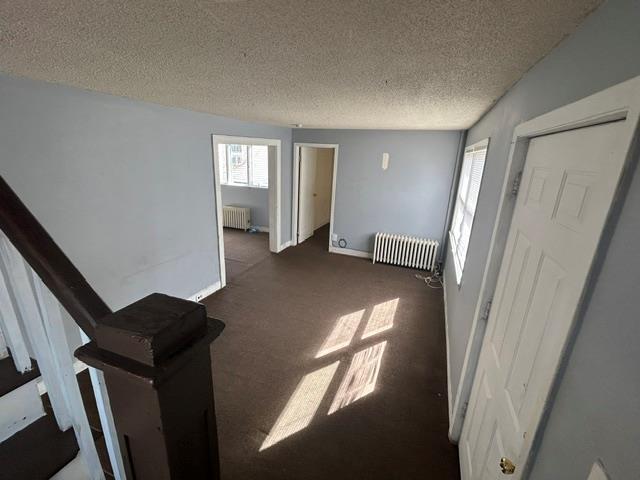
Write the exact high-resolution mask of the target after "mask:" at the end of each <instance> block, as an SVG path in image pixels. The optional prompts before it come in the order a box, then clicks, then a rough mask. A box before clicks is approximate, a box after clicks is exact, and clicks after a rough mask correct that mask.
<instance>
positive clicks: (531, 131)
mask: <svg viewBox="0 0 640 480" xmlns="http://www.w3.org/2000/svg"><path fill="white" fill-rule="evenodd" d="M639 118H640V77H636V78H633V79H631V80H628V81H626V82H623V83H621V84H618V85H615V86H613V87H610V88H607V89H606V90H603V91H601V92H599V93H596V94H593V95H591V96H589V97H586V98H584V99H582V100H579V101H577V102H574V103H571V104H569V105H566V106H563V107H560V108H558V109H556V110H553V111H552V112H549V113H546V114H544V115H541V116H539V117H536V118H534V119H532V120H529V121H527V122H524V123H522V124H520V125H518V126H517V127H516V128H515V130H514V133H513V139H512V142H511V148H510V152H509V158H508V163H507V168H506V170H505V175H504V181H503V186H502V193H501V198H500V203H499V205H498V211H497V213H496V220H495V223H494V229H493V233H492V236H491V243H490V249H489V255H488V257H487V263H486V265H485V271H484V275H483V280H482V286H481V292H480V295H479V301H478V307H477V308H476V313H475V315H474V319H473V326H472V330H471V336H470V340H469V344H468V345H467V352H466V354H465V364H464V366H463V369H464V370H463V375H465V376H466V380H465V377H462V378H461V383H460V384H459V386H458V390H459V391H460V392H461V393H460V395H459V397H460V398H456V402H455V406H454V410H456V409H457V411H454V421H453V422H452V424H451V428H450V431H449V435H450V437H451V438H452V439H455V440H458V439H459V438H460V432H461V429H462V423H464V422H463V418H462V413H461V412H462V411H463V410H464V409H463V408H462V407H463V406H464V404H466V402H468V400H469V394H470V392H471V389H472V386H473V385H472V383H471V381H470V378H474V382H475V381H476V379H475V377H476V369H477V364H478V357H477V356H475V358H473V356H472V355H471V354H470V351H474V350H475V349H477V350H476V351H477V352H478V353H479V352H480V348H479V347H478V346H476V345H473V344H472V343H473V342H474V341H475V342H478V341H479V343H481V344H482V348H484V342H483V336H484V334H482V336H480V338H479V339H475V340H474V334H475V333H476V329H478V328H480V326H479V325H478V324H479V317H480V312H481V308H482V304H483V299H485V298H487V295H486V290H487V289H489V288H491V290H494V289H495V286H496V285H495V281H496V278H497V272H499V270H500V263H501V261H502V255H503V253H504V251H503V250H504V243H505V241H506V237H507V233H508V232H509V230H510V223H511V218H512V214H513V206H514V202H513V199H512V197H511V193H510V192H511V182H512V180H513V178H514V177H515V176H516V174H517V172H519V171H521V170H522V168H523V166H524V163H525V160H526V156H527V151H528V144H529V141H530V140H531V139H532V138H534V137H538V136H541V135H547V134H551V133H559V132H563V131H567V130H573V129H576V128H581V127H587V126H594V125H599V124H603V123H607V122H611V121H616V120H621V121H624V122H625V125H624V133H623V135H622V138H623V141H622V142H620V143H619V144H617V145H616V148H617V149H618V151H617V152H615V154H616V155H620V156H622V157H623V158H624V159H625V164H624V167H623V170H622V174H621V177H620V180H619V182H618V186H617V190H616V193H615V195H614V200H613V202H612V204H611V205H610V207H609V212H608V215H607V220H606V222H605V226H604V228H603V230H602V232H601V236H600V240H599V245H603V244H606V241H607V240H608V238H606V237H608V236H610V232H612V230H613V229H612V226H613V225H614V224H615V221H616V218H615V215H614V212H615V211H616V210H617V207H618V206H619V203H620V202H622V201H623V200H624V198H623V197H624V195H623V193H624V188H623V186H624V185H625V184H626V183H627V181H628V178H627V177H628V176H629V171H630V170H631V169H630V164H631V162H632V161H633V151H632V150H633V147H634V141H635V140H636V135H637V131H638V123H639ZM603 250H606V249H605V248H598V249H596V254H595V256H594V258H593V259H592V262H591V268H590V273H589V275H588V277H587V281H586V283H585V288H584V290H583V297H582V298H581V300H580V302H579V304H578V309H577V310H576V311H577V312H578V313H576V315H575V317H574V318H573V319H572V322H571V328H570V329H569V331H568V334H567V336H566V337H565V339H564V341H563V345H564V346H563V354H562V355H561V357H560V361H559V362H558V364H556V365H555V367H554V371H553V380H552V382H551V388H550V389H549V392H548V395H547V397H546V400H545V402H544V403H542V404H540V405H537V410H536V418H537V419H538V421H537V424H536V425H537V426H536V429H535V433H536V434H535V435H528V436H527V438H526V439H525V440H524V444H523V449H522V451H523V453H524V457H525V458H526V461H525V464H524V465H522V468H520V469H519V471H517V475H516V477H514V479H517V478H522V477H523V476H526V473H527V472H528V469H529V468H530V466H531V465H530V458H531V456H530V453H531V447H532V445H533V443H534V442H535V441H536V439H537V438H538V437H539V435H540V434H541V431H540V428H538V427H539V425H540V422H541V421H542V419H543V418H544V414H545V412H546V411H547V409H548V407H549V405H550V399H551V392H553V390H554V388H555V386H556V384H557V382H558V374H559V372H560V370H561V369H562V367H563V365H564V362H565V361H566V358H567V347H568V345H570V344H571V342H570V340H571V339H572V338H574V337H575V335H576V323H577V320H578V316H579V315H580V312H581V311H582V309H583V308H584V302H585V299H584V291H586V290H587V289H588V288H589V285H590V284H591V283H592V282H593V280H594V273H595V272H594V265H597V264H598V263H599V261H600V260H601V259H602V258H603V257H604V255H605V254H606V251H603ZM494 270H495V275H491V279H490V280H489V272H490V271H491V272H493V271H494ZM494 277H496V278H494ZM481 327H482V330H483V331H484V325H482V326H481ZM475 336H476V337H477V336H478V335H475ZM463 382H465V383H466V385H465V384H463ZM465 390H466V391H465ZM469 418H470V417H469ZM469 418H467V419H466V420H465V421H468V420H469ZM456 422H457V423H458V424H459V425H456Z"/></svg>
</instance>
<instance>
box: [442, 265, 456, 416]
mask: <svg viewBox="0 0 640 480" xmlns="http://www.w3.org/2000/svg"><path fill="white" fill-rule="evenodd" d="M442 297H443V301H444V337H445V338H444V339H445V345H446V350H447V407H448V412H449V426H451V422H452V419H453V394H452V390H451V348H450V347H449V319H448V317H447V282H446V281H445V278H444V275H442Z"/></svg>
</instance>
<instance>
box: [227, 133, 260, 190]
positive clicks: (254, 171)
mask: <svg viewBox="0 0 640 480" xmlns="http://www.w3.org/2000/svg"><path fill="white" fill-rule="evenodd" d="M218 162H219V165H220V183H221V184H222V185H234V186H241V187H254V188H268V187H269V147H267V146H266V145H238V144H228V145H225V144H219V145H218Z"/></svg>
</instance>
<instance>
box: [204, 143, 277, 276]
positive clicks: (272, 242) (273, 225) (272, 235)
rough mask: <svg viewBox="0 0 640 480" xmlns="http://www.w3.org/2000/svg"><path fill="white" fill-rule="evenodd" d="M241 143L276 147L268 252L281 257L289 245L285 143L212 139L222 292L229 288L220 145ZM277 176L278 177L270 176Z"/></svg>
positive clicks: (270, 167) (271, 166)
mask: <svg viewBox="0 0 640 480" xmlns="http://www.w3.org/2000/svg"><path fill="white" fill-rule="evenodd" d="M221 143H222V144H227V143H239V144H242V145H267V146H268V147H275V149H276V158H275V165H272V164H271V162H269V188H268V190H269V250H270V251H271V252H274V253H279V252H281V251H282V250H284V249H285V248H286V247H287V246H288V245H283V244H282V240H281V237H282V231H281V230H282V219H281V212H282V192H281V190H282V188H281V186H282V140H280V139H278V138H257V137H243V136H239V135H218V134H215V133H214V134H212V135H211V146H212V150H213V151H212V160H213V181H214V186H213V189H214V193H215V202H216V225H217V227H218V230H217V234H218V264H219V272H220V288H222V287H224V286H225V285H226V284H227V271H226V266H225V263H224V236H223V235H224V233H223V232H224V230H223V228H224V227H223V222H222V188H221V185H220V165H219V163H218V145H219V144H221ZM272 172H274V173H275V175H271V173H272Z"/></svg>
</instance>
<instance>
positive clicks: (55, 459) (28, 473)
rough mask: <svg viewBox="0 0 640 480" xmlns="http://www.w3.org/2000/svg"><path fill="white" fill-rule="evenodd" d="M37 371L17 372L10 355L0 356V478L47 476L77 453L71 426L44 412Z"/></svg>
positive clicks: (34, 367) (33, 363) (38, 477)
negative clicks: (62, 425)
mask: <svg viewBox="0 0 640 480" xmlns="http://www.w3.org/2000/svg"><path fill="white" fill-rule="evenodd" d="M39 378H40V371H39V369H38V366H37V364H36V362H35V361H34V360H32V368H31V370H28V371H26V372H24V373H20V372H18V370H17V369H16V365H15V363H14V360H13V358H12V357H11V355H9V354H8V352H7V356H5V357H4V358H2V359H1V360H0V412H1V413H0V440H1V443H0V465H2V468H1V469H0V479H2V480H4V479H7V480H9V479H12V480H18V479H33V480H39V479H48V478H51V477H53V476H54V475H55V474H56V473H58V472H59V471H60V470H62V469H63V468H64V467H65V466H66V465H67V464H69V463H70V462H71V461H72V460H73V459H74V458H75V457H76V455H77V454H78V451H79V448H78V442H77V441H76V438H75V435H74V432H73V429H68V430H67V431H66V432H63V431H61V430H60V429H59V428H58V425H57V423H56V420H55V418H54V417H52V416H51V415H47V414H46V413H45V411H44V406H43V403H42V399H41V397H40V393H39V391H38V386H37V381H38V379H39Z"/></svg>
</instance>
